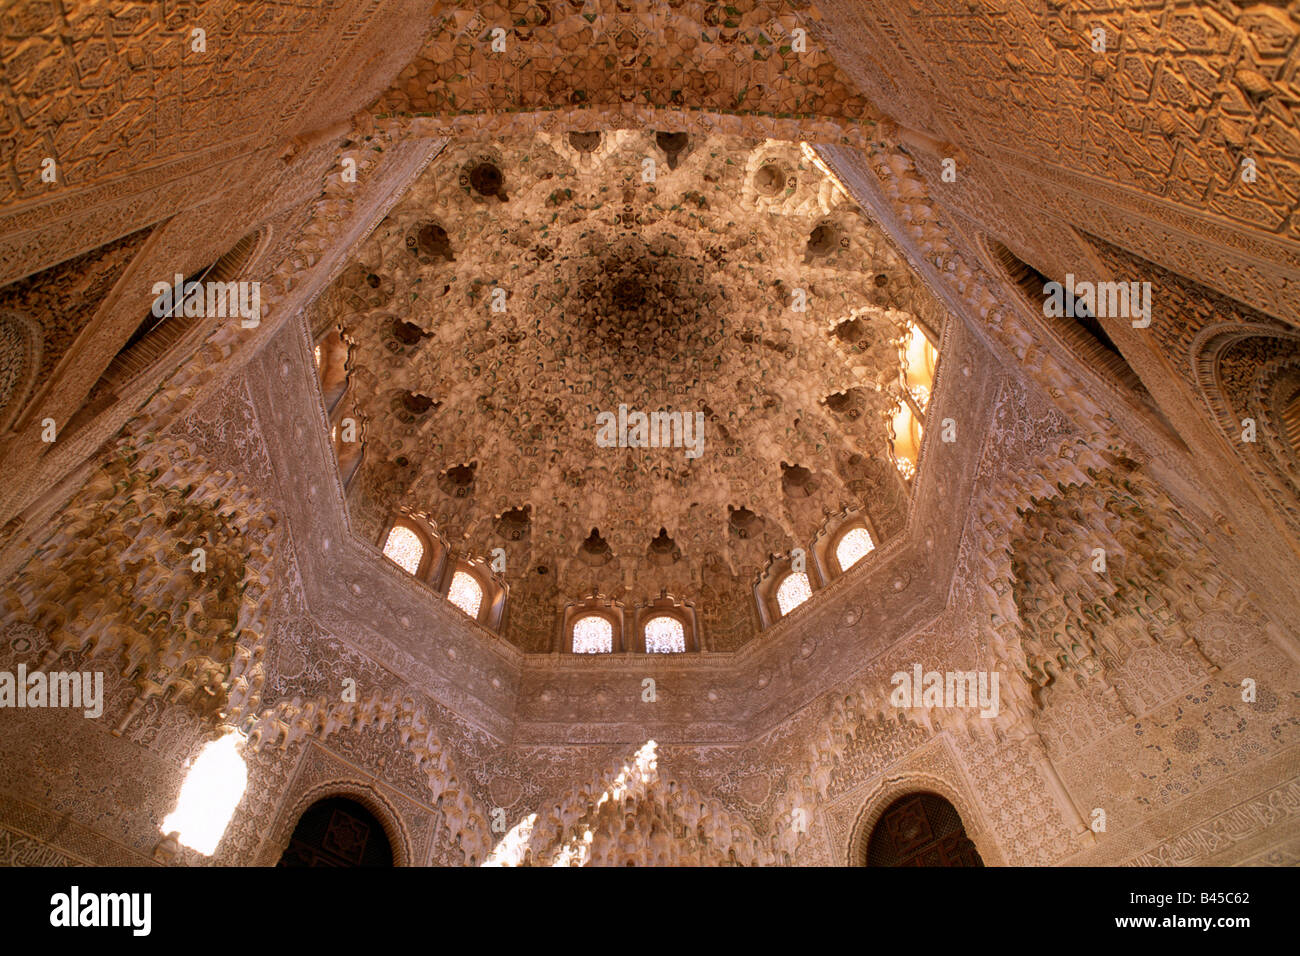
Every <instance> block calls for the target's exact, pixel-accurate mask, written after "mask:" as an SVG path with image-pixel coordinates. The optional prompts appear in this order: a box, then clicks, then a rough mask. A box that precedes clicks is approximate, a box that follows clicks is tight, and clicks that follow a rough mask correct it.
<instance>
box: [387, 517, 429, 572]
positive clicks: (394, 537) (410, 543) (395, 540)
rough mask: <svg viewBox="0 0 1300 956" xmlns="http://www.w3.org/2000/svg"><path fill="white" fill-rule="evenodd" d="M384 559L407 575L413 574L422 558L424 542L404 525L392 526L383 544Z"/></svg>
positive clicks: (418, 567)
mask: <svg viewBox="0 0 1300 956" xmlns="http://www.w3.org/2000/svg"><path fill="white" fill-rule="evenodd" d="M384 557H386V558H388V559H389V560H391V561H394V562H396V563H397V564H398V565H400V566H401V567H402V568H403V569H404V570H405V571H406V573H407V574H415V572H416V571H418V570H419V569H420V561H421V559H423V557H424V542H422V541H421V540H420V536H419V535H418V534H416V533H415V532H414V531H412V530H411V529H410V528H408V527H406V526H405V525H400V524H398V525H393V530H392V531H390V532H388V540H387V541H385V542H384Z"/></svg>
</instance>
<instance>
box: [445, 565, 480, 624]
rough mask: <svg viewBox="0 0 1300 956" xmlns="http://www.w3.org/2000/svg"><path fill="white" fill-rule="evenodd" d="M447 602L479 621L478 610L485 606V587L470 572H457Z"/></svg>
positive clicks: (452, 578)
mask: <svg viewBox="0 0 1300 956" xmlns="http://www.w3.org/2000/svg"><path fill="white" fill-rule="evenodd" d="M447 600H448V601H450V602H451V603H452V604H454V605H456V606H457V607H458V608H460V609H461V610H462V611H464V612H465V613H466V614H467V615H469V616H470V617H471V618H474V619H475V620H477V619H478V609H479V608H480V607H482V606H483V586H482V585H481V584H479V583H478V579H477V578H476V577H474V575H472V574H470V573H469V572H468V571H457V572H456V573H455V574H453V575H452V577H451V587H450V588H448V589H447Z"/></svg>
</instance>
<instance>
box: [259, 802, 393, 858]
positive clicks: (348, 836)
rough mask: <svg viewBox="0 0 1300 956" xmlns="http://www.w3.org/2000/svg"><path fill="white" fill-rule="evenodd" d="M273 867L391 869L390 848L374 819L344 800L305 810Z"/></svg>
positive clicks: (379, 824)
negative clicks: (388, 867) (373, 867)
mask: <svg viewBox="0 0 1300 956" xmlns="http://www.w3.org/2000/svg"><path fill="white" fill-rule="evenodd" d="M276 865H277V866H337V867H349V866H392V865H393V848H392V845H391V844H390V843H389V842H388V836H387V834H385V833H384V827H383V825H382V824H381V823H380V822H379V821H378V820H377V819H375V815H374V814H373V813H371V812H370V811H369V810H367V809H366V808H365V807H363V806H362V805H361V804H359V803H357V802H356V801H355V800H349V799H348V798H346V797H328V798H326V799H324V800H318V801H317V802H316V803H313V804H312V805H311V806H310V807H308V808H307V810H306V812H305V813H303V815H302V816H301V817H300V818H299V819H298V825H297V826H296V827H294V830H293V836H292V837H290V838H289V845H288V847H286V848H285V851H284V853H283V854H282V855H281V856H280V862H279V863H277V864H276Z"/></svg>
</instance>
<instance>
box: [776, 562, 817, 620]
mask: <svg viewBox="0 0 1300 956" xmlns="http://www.w3.org/2000/svg"><path fill="white" fill-rule="evenodd" d="M810 597H812V585H811V584H810V583H809V581H808V575H806V574H804V573H803V572H802V571H794V572H792V573H790V574H787V575H786V576H785V577H784V578H783V579H782V581H781V586H780V587H779V588H777V589H776V603H777V606H778V607H779V608H780V609H781V615H782V617H784V616H785V615H787V614H789V613H790V612H791V611H793V610H794V609H795V608H797V607H798V606H799V605H800V604H802V603H803V602H804V601H806V600H808V599H809V598H810Z"/></svg>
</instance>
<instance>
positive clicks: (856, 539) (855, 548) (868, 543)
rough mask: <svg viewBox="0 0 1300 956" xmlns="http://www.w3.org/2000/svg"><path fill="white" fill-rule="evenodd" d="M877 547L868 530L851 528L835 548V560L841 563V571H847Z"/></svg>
mask: <svg viewBox="0 0 1300 956" xmlns="http://www.w3.org/2000/svg"><path fill="white" fill-rule="evenodd" d="M875 547H876V545H875V543H874V542H872V540H871V535H870V534H869V533H868V532H867V529H866V528H850V529H849V530H848V531H846V532H845V533H844V536H843V537H842V538H840V543H839V544H837V545H836V546H835V560H836V561H838V562H839V563H840V570H841V571H847V570H848V569H849V568H851V567H853V565H855V564H857V563H858V562H859V561H861V560H862V559H863V558H864V557H866V556H867V555H868V554H869V553H871V551H872V550H873V549H874V548H875Z"/></svg>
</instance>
